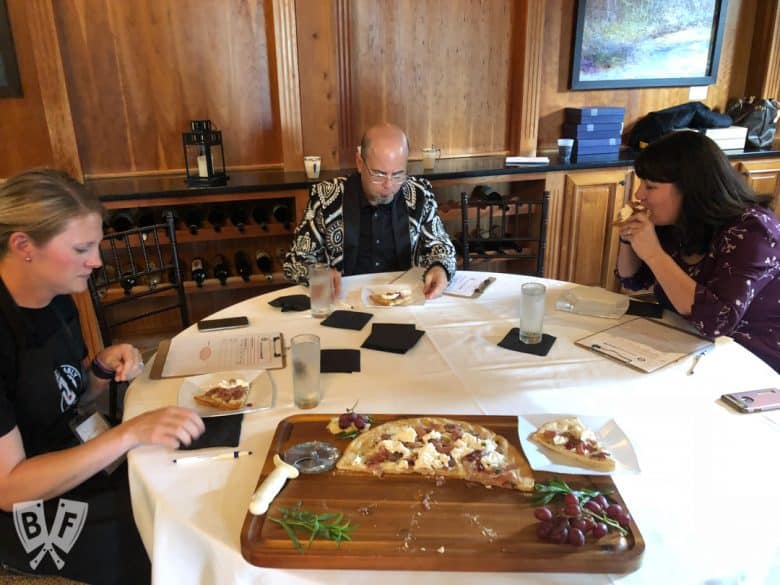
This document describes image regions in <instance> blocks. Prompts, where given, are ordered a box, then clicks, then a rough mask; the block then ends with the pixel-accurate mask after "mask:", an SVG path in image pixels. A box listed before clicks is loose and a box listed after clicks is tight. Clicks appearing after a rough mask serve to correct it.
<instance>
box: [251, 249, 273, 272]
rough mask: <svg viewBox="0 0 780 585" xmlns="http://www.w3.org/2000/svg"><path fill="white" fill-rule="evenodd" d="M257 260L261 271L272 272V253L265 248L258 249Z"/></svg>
mask: <svg viewBox="0 0 780 585" xmlns="http://www.w3.org/2000/svg"><path fill="white" fill-rule="evenodd" d="M255 262H256V263H257V267H258V268H259V269H260V272H262V273H263V274H266V275H267V274H271V268H272V265H271V255H270V254H269V253H268V252H266V251H265V250H258V251H257V252H255Z"/></svg>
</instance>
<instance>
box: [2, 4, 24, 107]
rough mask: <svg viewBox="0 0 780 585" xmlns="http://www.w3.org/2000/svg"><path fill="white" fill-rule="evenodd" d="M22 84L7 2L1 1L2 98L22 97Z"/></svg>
mask: <svg viewBox="0 0 780 585" xmlns="http://www.w3.org/2000/svg"><path fill="white" fill-rule="evenodd" d="M21 95H22V84H21V82H20V80H19V67H18V65H17V64H16V53H15V52H14V40H13V37H12V36H11V23H10V22H9V20H8V9H7V7H6V5H5V0H0V97H21Z"/></svg>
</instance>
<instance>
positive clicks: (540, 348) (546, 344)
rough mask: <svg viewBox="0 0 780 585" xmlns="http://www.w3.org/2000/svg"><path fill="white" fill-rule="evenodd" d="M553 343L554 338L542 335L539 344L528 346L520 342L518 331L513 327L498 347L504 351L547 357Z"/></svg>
mask: <svg viewBox="0 0 780 585" xmlns="http://www.w3.org/2000/svg"><path fill="white" fill-rule="evenodd" d="M553 343H555V337H553V336H552V335H547V334H546V333H543V334H542V340H541V341H540V342H539V343H534V344H532V345H529V344H527V343H523V342H522V341H520V329H518V328H517V327H513V328H512V329H510V330H509V333H507V334H506V335H505V336H504V339H502V340H501V341H499V342H498V346H499V347H503V348H504V349H511V350H512V351H519V352H522V353H530V354H533V355H547V354H548V353H550V348H551V347H552V346H553Z"/></svg>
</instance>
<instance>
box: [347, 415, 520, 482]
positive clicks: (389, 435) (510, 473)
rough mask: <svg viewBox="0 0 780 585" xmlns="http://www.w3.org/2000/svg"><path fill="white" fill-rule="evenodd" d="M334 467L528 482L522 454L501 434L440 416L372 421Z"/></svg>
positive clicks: (472, 479) (487, 480) (359, 471)
mask: <svg viewBox="0 0 780 585" xmlns="http://www.w3.org/2000/svg"><path fill="white" fill-rule="evenodd" d="M521 466H522V467H525V468H526V469H527V473H526V472H524V471H523V470H521V469H520V467H521ZM336 467H337V469H340V470H343V471H353V472H358V473H372V474H374V475H378V476H382V475H384V474H390V475H407V474H417V475H426V476H442V477H450V478H457V479H465V480H468V481H474V482H478V483H481V484H482V485H485V486H497V487H504V488H508V489H516V490H522V491H530V490H532V489H533V486H534V480H533V478H532V477H531V473H530V469H529V468H527V464H526V463H525V459H524V457H523V456H522V454H521V453H520V452H519V451H518V450H517V449H516V448H515V447H514V446H512V445H511V444H510V443H509V442H508V441H507V440H506V439H505V438H504V437H502V436H501V435H497V434H496V433H494V432H493V431H491V430H490V429H487V428H485V427H482V426H480V425H475V424H472V423H468V422H465V421H460V420H454V419H448V418H442V417H419V418H408V419H400V420H395V421H390V422H387V423H384V424H382V425H378V426H374V427H372V428H371V429H370V430H369V431H367V432H365V433H363V434H362V435H360V436H358V437H356V438H355V439H354V440H353V441H352V442H351V443H350V444H349V446H348V447H347V448H346V449H345V451H344V454H343V455H342V457H341V459H339V461H338V463H337V464H336Z"/></svg>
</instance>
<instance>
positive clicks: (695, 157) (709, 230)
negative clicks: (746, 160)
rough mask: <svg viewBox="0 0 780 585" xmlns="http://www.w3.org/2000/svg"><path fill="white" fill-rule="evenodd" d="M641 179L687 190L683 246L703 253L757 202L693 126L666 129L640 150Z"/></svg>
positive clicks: (687, 250)
mask: <svg viewBox="0 0 780 585" xmlns="http://www.w3.org/2000/svg"><path fill="white" fill-rule="evenodd" d="M634 169H635V170H636V174H637V176H638V177H639V178H640V179H643V180H648V181H654V182H657V183H674V184H675V186H676V187H677V189H678V190H679V191H680V193H681V194H682V210H681V213H680V217H679V218H678V219H677V223H676V224H675V227H676V230H675V231H677V232H678V237H679V238H680V240H681V242H682V245H683V251H684V252H685V253H688V254H695V253H698V254H703V253H705V252H706V251H707V249H708V247H709V245H710V242H711V240H712V238H713V237H714V235H715V234H716V233H717V232H718V231H719V230H720V229H721V228H722V227H723V226H724V225H725V224H727V223H730V222H732V221H734V220H735V219H736V218H738V217H739V216H741V215H742V213H743V212H744V211H745V209H747V208H748V207H751V206H752V205H755V203H756V197H755V195H754V194H753V192H752V191H751V189H750V188H749V187H748V186H747V184H746V183H745V181H744V180H743V179H742V177H740V176H739V174H738V173H737V172H736V171H735V170H734V169H733V168H732V166H731V164H730V163H729V160H728V159H727V158H726V155H724V154H723V151H722V150H721V149H720V148H719V147H718V145H717V144H715V143H714V142H713V141H712V140H711V139H709V138H707V137H706V136H704V135H703V134H699V133H698V132H692V131H686V130H683V131H679V132H672V133H671V134H667V135H666V136H664V137H663V138H661V139H659V140H656V141H655V142H653V143H652V144H650V145H649V146H648V147H647V148H645V149H644V150H642V151H640V153H639V155H638V156H637V158H636V161H635V162H634Z"/></svg>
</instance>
